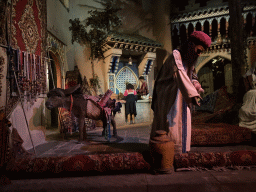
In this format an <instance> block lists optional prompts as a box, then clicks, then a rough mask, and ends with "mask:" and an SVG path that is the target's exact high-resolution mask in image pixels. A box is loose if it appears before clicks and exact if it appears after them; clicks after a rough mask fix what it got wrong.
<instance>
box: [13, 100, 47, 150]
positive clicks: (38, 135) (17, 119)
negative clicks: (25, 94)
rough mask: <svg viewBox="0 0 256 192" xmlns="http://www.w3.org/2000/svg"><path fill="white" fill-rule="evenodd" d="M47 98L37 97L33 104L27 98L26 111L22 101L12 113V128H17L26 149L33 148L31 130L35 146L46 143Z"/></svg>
mask: <svg viewBox="0 0 256 192" xmlns="http://www.w3.org/2000/svg"><path fill="white" fill-rule="evenodd" d="M44 104H45V100H44V99H43V98H39V99H37V101H36V102H35V103H34V104H33V105H32V104H31V103H30V102H27V101H26V100H25V102H24V105H23V106H24V112H25V114H24V112H23V109H22V105H21V103H19V104H18V105H17V106H16V108H15V109H14V110H13V112H12V113H11V115H10V117H9V120H10V122H11V123H12V126H11V127H10V129H11V130H12V129H13V128H16V129H17V131H18V133H19V135H20V136H21V138H22V139H23V141H24V143H23V147H24V148H25V149H27V150H28V149H31V148H33V145H32V142H31V139H30V135H29V131H28V130H30V133H31V137H32V140H33V144H34V146H37V145H40V144H43V143H45V142H46V141H45V132H46V128H45V126H44V125H45V123H46V122H45V105H44ZM25 115H26V118H27V121H28V126H29V129H28V127H27V124H26V120H25Z"/></svg>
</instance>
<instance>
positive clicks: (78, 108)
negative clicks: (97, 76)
mask: <svg viewBox="0 0 256 192" xmlns="http://www.w3.org/2000/svg"><path fill="white" fill-rule="evenodd" d="M79 88H80V84H78V85H76V86H74V87H70V88H68V89H65V90H64V89H60V88H56V89H52V90H50V91H49V92H48V93H47V97H48V100H47V102H46V103H45V106H46V107H47V108H48V109H53V108H56V107H62V108H65V109H67V110H69V111H70V113H71V114H73V115H74V116H75V117H77V118H78V124H79V141H82V140H86V139H87V133H86V127H85V118H88V119H93V120H102V122H103V129H104V130H103V131H102V135H104V133H105V129H106V128H107V120H108V119H107V116H106V113H105V110H103V108H102V107H101V106H100V105H99V103H97V102H96V101H97V100H99V97H96V96H86V95H83V94H81V92H80V90H79ZM108 103H109V105H110V104H111V103H112V102H111V100H110V101H109V99H108V101H107V104H108ZM105 107H107V106H106V105H105ZM110 114H111V113H110ZM109 121H110V122H111V124H112V126H113V135H114V136H115V137H116V136H117V131H116V123H115V120H114V117H112V116H111V115H110V119H109Z"/></svg>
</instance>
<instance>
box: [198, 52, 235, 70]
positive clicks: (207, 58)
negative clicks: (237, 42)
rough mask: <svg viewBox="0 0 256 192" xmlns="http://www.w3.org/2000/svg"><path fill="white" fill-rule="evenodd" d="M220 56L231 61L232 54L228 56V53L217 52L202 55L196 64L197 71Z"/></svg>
mask: <svg viewBox="0 0 256 192" xmlns="http://www.w3.org/2000/svg"><path fill="white" fill-rule="evenodd" d="M218 56H219V57H223V58H225V59H228V60H230V61H231V54H228V53H227V52H217V53H211V54H208V55H202V56H200V57H199V59H198V62H197V64H196V71H197V72H198V71H199V70H200V69H201V68H202V67H203V66H204V65H205V64H206V63H208V62H209V61H210V60H211V59H213V58H215V57H218Z"/></svg>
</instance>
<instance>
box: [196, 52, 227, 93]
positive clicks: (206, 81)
mask: <svg viewBox="0 0 256 192" xmlns="http://www.w3.org/2000/svg"><path fill="white" fill-rule="evenodd" d="M198 79H199V82H200V83H201V85H202V88H203V89H204V90H205V92H204V94H203V97H204V96H206V95H208V94H211V93H212V92H214V91H216V90H218V89H220V88H221V87H223V86H227V87H228V92H230V93H232V67H231V61H230V60H228V59H226V58H224V57H221V56H217V57H214V58H212V59H211V60H210V61H209V62H207V63H206V64H205V65H204V66H203V67H202V68H201V69H200V70H199V72H198Z"/></svg>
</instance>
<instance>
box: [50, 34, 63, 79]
mask: <svg viewBox="0 0 256 192" xmlns="http://www.w3.org/2000/svg"><path fill="white" fill-rule="evenodd" d="M47 45H48V51H49V52H52V53H53V54H54V55H56V56H57V58H58V60H59V64H60V69H61V75H62V78H64V79H65V75H66V71H65V70H64V69H65V67H64V66H65V65H67V58H66V44H64V43H63V42H62V41H60V40H59V39H58V38H56V37H55V36H53V35H52V34H51V33H50V32H49V31H48V36H47Z"/></svg>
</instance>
